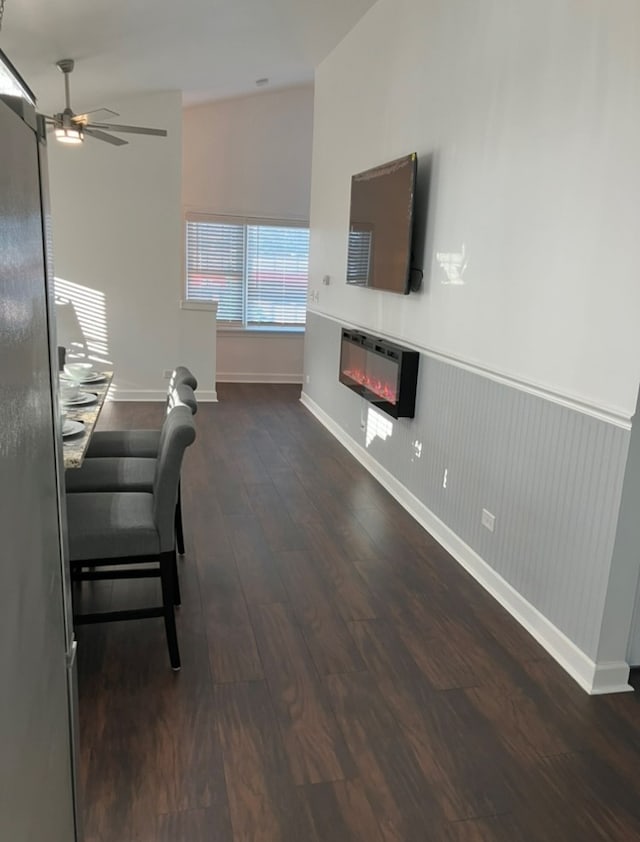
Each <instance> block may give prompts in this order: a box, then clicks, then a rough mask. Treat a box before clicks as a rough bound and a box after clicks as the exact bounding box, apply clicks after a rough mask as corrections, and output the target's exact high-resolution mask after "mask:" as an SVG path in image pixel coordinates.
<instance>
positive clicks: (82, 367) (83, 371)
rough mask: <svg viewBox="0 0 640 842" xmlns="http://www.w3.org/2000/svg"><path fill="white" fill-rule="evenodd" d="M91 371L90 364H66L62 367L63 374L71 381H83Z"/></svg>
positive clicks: (91, 366)
mask: <svg viewBox="0 0 640 842" xmlns="http://www.w3.org/2000/svg"><path fill="white" fill-rule="evenodd" d="M92 371H93V365H92V364H91V363H67V364H66V365H65V367H64V373H65V374H67V375H68V376H69V377H70V378H71V379H72V380H83V379H84V378H85V377H88V376H89V375H90V374H91V373H92Z"/></svg>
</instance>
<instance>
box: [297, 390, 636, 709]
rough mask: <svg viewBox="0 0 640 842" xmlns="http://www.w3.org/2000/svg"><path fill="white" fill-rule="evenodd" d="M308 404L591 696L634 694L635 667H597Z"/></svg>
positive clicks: (305, 402)
mask: <svg viewBox="0 0 640 842" xmlns="http://www.w3.org/2000/svg"><path fill="white" fill-rule="evenodd" d="M300 401H301V402H302V404H303V405H304V406H305V407H306V408H307V409H308V410H309V412H311V413H312V414H313V415H314V416H315V417H316V418H317V419H318V421H320V423H321V424H323V425H324V426H325V427H326V428H327V429H328V430H329V432H330V433H332V435H333V436H335V438H336V439H337V440H338V441H339V442H340V443H341V444H342V445H344V447H346V449H347V450H348V451H349V452H350V453H351V454H352V455H353V456H354V457H355V458H356V459H357V460H358V461H359V462H360V463H361V464H362V465H363V466H364V467H365V468H366V469H367V470H368V471H369V473H371V474H372V475H373V476H374V477H375V478H376V479H377V480H378V482H380V483H381V484H382V485H383V486H384V487H385V488H386V489H387V491H388V492H389V493H390V494H391V495H392V496H393V497H395V499H396V500H397V501H398V502H399V503H400V504H401V505H402V506H403V507H404V508H405V509H406V510H407V511H408V512H409V514H410V515H412V516H413V517H414V518H415V519H416V520H417V521H418V523H419V524H420V525H421V526H423V527H424V528H425V529H426V530H427V532H429V534H430V535H433V537H434V538H435V539H436V540H437V541H438V543H439V544H441V545H442V546H443V547H444V548H445V549H446V550H447V552H449V553H450V554H451V555H452V556H453V558H454V559H455V560H456V561H457V562H458V563H459V564H460V565H461V566H462V567H464V569H465V570H466V571H467V572H468V573H470V574H471V575H472V576H473V577H474V579H476V581H478V582H479V583H480V584H481V585H482V586H483V588H484V589H485V590H487V591H488V592H489V593H490V594H491V595H492V596H493V597H494V598H495V599H497V600H498V602H499V603H500V604H501V605H502V606H503V607H504V608H506V610H507V611H508V612H509V613H510V614H511V615H512V616H513V617H514V618H515V619H516V620H517V621H518V622H519V623H520V624H521V625H522V626H524V628H525V629H526V630H527V631H528V632H529V634H531V635H532V636H533V637H534V638H535V639H536V640H537V641H538V643H540V645H541V646H543V647H544V648H545V649H546V650H547V652H548V653H549V654H550V655H551V656H552V657H553V658H554V659H555V660H556V661H557V662H558V663H559V664H560V666H562V667H563V668H564V669H565V670H566V671H567V672H568V673H569V675H570V676H571V677H572V678H573V679H574V680H575V681H576V682H577V683H578V684H579V685H580V686H581V687H582V689H583V690H585V691H586V692H587V693H589V694H591V695H598V694H602V693H625V692H632V691H633V687H631V686H630V685H629V683H628V678H629V665H628V664H627V663H626V662H624V661H617V662H604V663H600V664H598V663H596V662H595V661H593V660H592V659H591V658H589V656H588V655H586V654H585V653H584V652H583V651H582V650H581V649H579V648H578V646H576V644H575V643H574V642H573V641H572V640H570V639H569V638H568V637H567V636H566V635H565V634H564V632H562V631H560V629H558V628H557V627H556V626H555V625H554V624H553V623H552V622H551V621H550V620H549V619H548V618H547V617H545V616H544V614H542V613H541V612H540V611H539V610H538V609H537V608H536V607H535V606H534V605H532V604H531V603H530V602H528V601H527V600H526V599H525V598H524V597H523V596H522V595H521V594H520V593H518V591H517V590H516V589H515V588H514V587H513V586H512V585H510V584H509V583H508V582H507V581H506V580H505V579H503V578H502V576H500V574H499V573H496V571H495V570H494V569H493V568H492V567H490V566H489V565H488V564H487V562H486V561H484V559H482V558H481V557H480V556H479V555H478V554H477V553H476V552H475V550H473V549H472V548H471V547H470V546H469V545H468V544H466V543H465V542H464V541H463V540H462V539H461V538H459V537H458V536H457V535H456V534H455V532H453V530H451V529H450V528H449V527H448V526H447V525H446V524H445V523H443V521H441V520H440V519H439V518H438V517H436V515H434V514H433V512H432V511H430V510H429V509H428V508H427V507H426V506H425V505H424V503H422V502H421V501H420V500H418V498H417V497H416V496H415V495H414V494H412V493H411V492H410V491H409V490H408V489H407V488H406V487H405V486H404V485H402V483H400V482H399V481H398V480H397V479H396V478H395V477H394V476H393V474H391V473H390V472H389V471H387V469H386V468H383V467H382V465H380V463H379V462H377V461H376V460H375V459H374V458H373V457H372V456H371V455H370V454H369V452H368V451H367V450H366V449H365V448H364V447H362V445H360V444H358V443H357V442H356V441H354V439H352V438H351V436H349V435H348V434H347V433H346V432H345V431H344V430H343V429H342V427H340V426H339V425H338V424H336V422H335V421H334V420H333V419H332V418H331V417H330V416H329V415H328V414H327V413H326V412H325V411H324V410H323V409H322V408H321V407H320V406H319V405H318V404H317V403H316V402H315V401H314V400H313V399H312V398H310V397H309V395H307V394H306V393H305V392H304V391H303V392H302V395H301V396H300Z"/></svg>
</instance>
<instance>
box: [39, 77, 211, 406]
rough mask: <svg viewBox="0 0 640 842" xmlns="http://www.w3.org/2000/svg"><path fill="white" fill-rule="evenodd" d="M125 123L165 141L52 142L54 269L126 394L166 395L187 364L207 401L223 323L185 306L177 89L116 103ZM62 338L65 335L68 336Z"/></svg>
mask: <svg viewBox="0 0 640 842" xmlns="http://www.w3.org/2000/svg"><path fill="white" fill-rule="evenodd" d="M109 105H110V106H111V107H113V108H115V110H116V111H118V112H119V113H120V117H119V118H118V120H119V121H120V122H122V123H125V124H127V123H128V124H135V125H143V126H144V125H147V126H156V127H160V128H165V129H167V131H168V136H167V137H166V138H156V137H144V136H141V135H126V136H124V137H125V139H127V140H129V145H128V146H122V147H115V146H111V145H108V144H106V143H101V142H98V141H95V140H92V139H86V140H85V142H84V143H83V145H82V146H81V147H72V146H64V145H63V144H60V143H57V142H56V141H55V140H53V139H51V140H50V142H49V153H48V158H49V170H50V173H49V175H50V189H51V209H52V219H53V238H54V244H53V246H54V268H55V273H56V276H57V277H58V278H61V279H63V280H64V281H65V282H67V289H70V290H71V292H72V294H74V295H75V296H76V297H77V300H78V306H79V308H80V309H81V310H83V311H84V317H81V319H80V321H81V322H82V321H83V318H84V325H83V327H85V329H86V330H87V331H88V332H89V333H93V337H92V339H93V342H94V343H96V342H97V343H100V341H101V337H102V335H103V334H106V336H105V337H104V339H105V345H106V347H105V349H104V353H102V354H98V356H99V357H100V358H102V359H104V360H105V361H109V363H110V364H112V365H113V368H114V370H115V381H114V382H115V385H116V393H117V395H118V396H119V397H121V398H127V397H128V398H135V397H139V398H145V397H146V398H155V397H161V396H162V394H163V392H164V391H165V390H166V382H165V381H164V380H163V371H164V370H165V369H171V368H173V367H174V366H175V365H176V364H179V363H184V364H185V365H188V366H189V367H190V368H192V369H193V371H194V373H195V374H196V376H197V377H198V379H199V381H200V386H201V391H200V394H201V396H202V397H203V398H206V397H207V396H213V395H214V394H215V393H214V389H215V330H214V328H215V325H214V324H213V319H210V320H209V321H210V322H211V324H209V323H208V322H207V317H206V315H205V316H203V315H202V313H194V312H193V311H192V312H189V311H182V310H180V308H179V302H180V295H181V286H180V277H181V271H182V253H183V248H182V226H181V212H180V196H181V192H180V191H181V163H182V159H181V145H182V125H181V124H182V107H181V95H180V93H178V92H169V93H158V94H153V95H147V96H144V97H137V98H135V99H127V100H123V101H121V102H118V103H109ZM59 338H60V340H61V343H62V342H63V341H64V339H65V337H64V334H61V336H60V337H59Z"/></svg>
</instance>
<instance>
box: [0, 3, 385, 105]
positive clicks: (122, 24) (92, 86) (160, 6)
mask: <svg viewBox="0 0 640 842" xmlns="http://www.w3.org/2000/svg"><path fill="white" fill-rule="evenodd" d="M374 2H375V0H6V5H5V12H4V21H3V25H2V31H1V32H0V48H2V50H4V52H5V53H6V54H7V55H8V57H9V58H10V60H11V61H12V62H13V63H14V65H15V66H16V67H17V69H18V70H19V71H20V73H21V74H22V75H23V76H24V78H25V80H26V81H27V83H28V84H29V85H30V87H31V88H32V90H33V91H34V93H35V94H36V96H37V98H38V104H39V107H40V109H41V110H43V111H48V112H51V111H57V110H60V108H61V107H62V102H63V91H64V89H63V81H62V76H61V75H60V73H59V71H58V70H57V69H56V67H55V62H56V61H57V60H58V59H61V58H73V59H75V60H76V68H75V70H74V73H73V75H72V77H71V95H72V106H73V108H74V110H75V111H82V110H85V109H89V108H96V107H102V106H108V105H109V101H110V99H112V98H119V97H121V96H123V95H129V94H138V93H143V92H149V91H160V90H180V91H182V92H183V99H184V102H185V103H186V104H189V103H195V102H202V101H207V100H213V99H219V98H223V97H232V96H238V95H240V94H245V93H249V92H255V91H256V85H255V82H256V80H257V79H259V78H261V77H267V78H268V79H269V88H278V87H285V86H289V85H294V84H301V83H304V82H310V81H312V79H313V71H314V67H315V66H316V65H317V64H318V63H319V62H320V61H322V59H323V58H324V57H325V56H326V55H327V54H328V53H329V52H331V50H332V49H333V48H334V47H335V46H336V44H338V42H339V41H340V40H341V39H342V38H343V37H344V35H345V34H346V33H347V32H348V31H349V30H350V29H351V28H352V27H353V25H354V24H355V23H356V22H357V21H358V20H359V18H360V17H361V16H362V15H363V14H364V13H365V12H366V11H367V9H368V8H369V7H370V6H372V5H373V3H374Z"/></svg>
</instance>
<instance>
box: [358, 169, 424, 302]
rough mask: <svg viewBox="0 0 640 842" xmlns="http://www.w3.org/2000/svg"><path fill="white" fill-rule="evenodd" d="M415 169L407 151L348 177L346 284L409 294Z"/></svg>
mask: <svg viewBox="0 0 640 842" xmlns="http://www.w3.org/2000/svg"><path fill="white" fill-rule="evenodd" d="M416 171H417V156H416V155H415V153H412V154H411V155H406V156H405V157H404V158H398V159H397V160H395V161H389V162H388V163H386V164H382V165H381V166H379V167H374V168H373V169H370V170H366V171H365V172H361V173H358V174H357V175H354V176H353V177H352V179H351V210H350V213H349V249H348V254H347V283H348V284H354V285H356V286H363V287H371V288H373V289H381V290H388V291H389V292H398V293H401V294H403V295H406V294H408V293H409V291H410V289H411V283H410V275H411V236H412V230H413V205H414V196H415V186H416Z"/></svg>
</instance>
